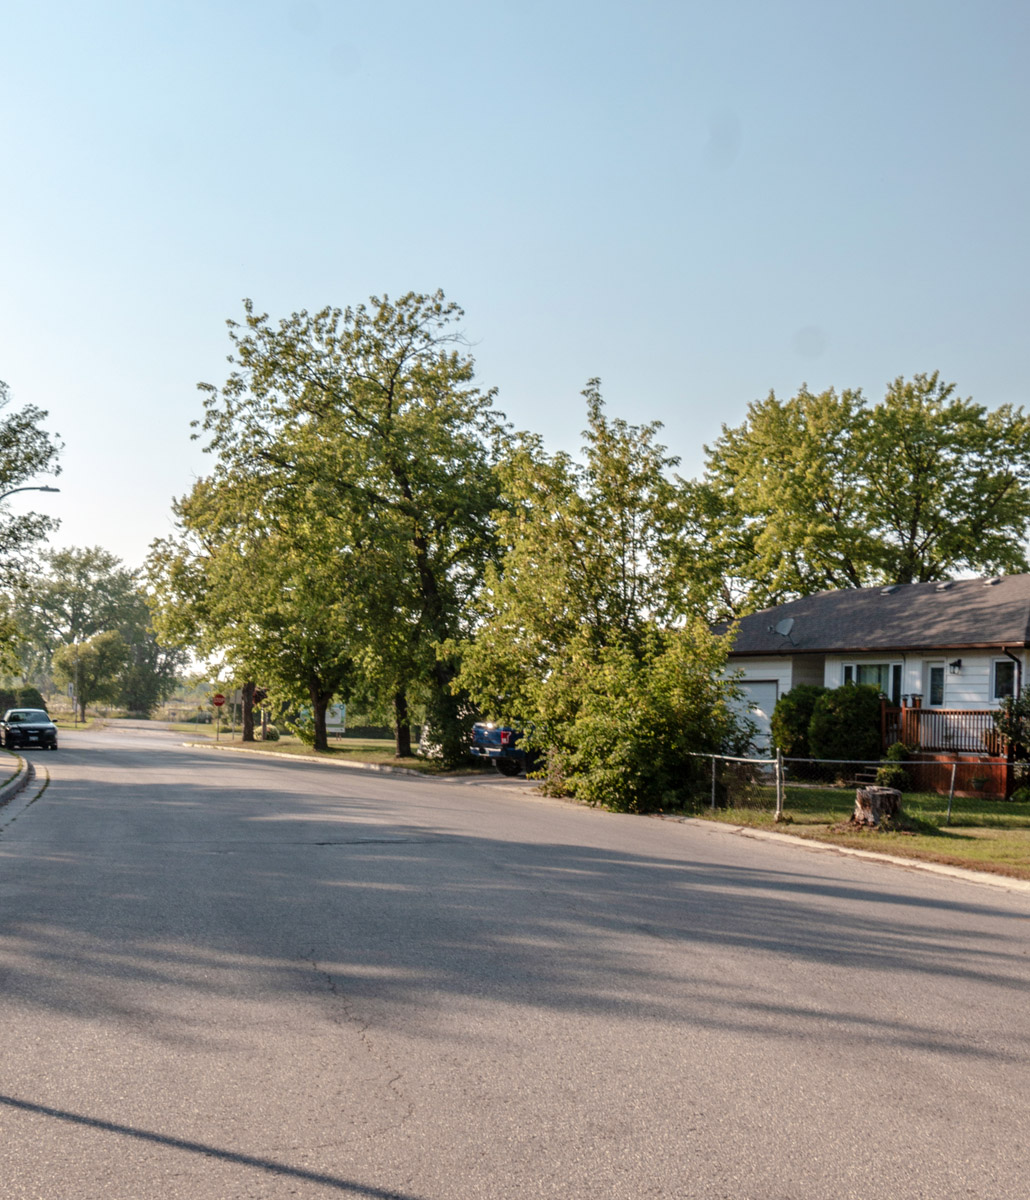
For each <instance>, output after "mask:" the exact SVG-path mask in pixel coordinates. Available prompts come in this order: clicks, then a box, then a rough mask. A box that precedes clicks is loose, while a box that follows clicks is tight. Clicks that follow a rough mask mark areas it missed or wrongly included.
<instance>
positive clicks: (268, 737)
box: [255, 725, 279, 742]
mask: <svg viewBox="0 0 1030 1200" xmlns="http://www.w3.org/2000/svg"><path fill="white" fill-rule="evenodd" d="M255 732H256V734H257V737H258V738H259V739H260V740H262V741H266V742H277V741H278V740H279V730H278V729H277V728H276V726H275V725H269V726H267V727H266V729H265V732H264V735H263V736H262V733H261V728H260V726H259V727H258V729H257V730H256V731H255Z"/></svg>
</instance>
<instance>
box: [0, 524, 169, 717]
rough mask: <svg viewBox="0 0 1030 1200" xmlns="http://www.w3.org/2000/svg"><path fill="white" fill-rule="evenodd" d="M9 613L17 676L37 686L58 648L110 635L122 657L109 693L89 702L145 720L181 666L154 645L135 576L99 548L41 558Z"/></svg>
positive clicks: (45, 676)
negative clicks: (17, 646)
mask: <svg viewBox="0 0 1030 1200" xmlns="http://www.w3.org/2000/svg"><path fill="white" fill-rule="evenodd" d="M16 611H17V616H18V623H19V628H20V631H21V636H22V643H23V647H22V656H21V661H22V669H23V671H24V673H25V674H26V676H29V677H34V678H37V679H39V680H40V681H41V682H47V681H49V679H50V677H51V674H52V671H53V669H54V668H53V663H54V659H55V656H56V654H57V652H58V651H59V650H60V648H61V647H62V646H73V645H75V644H84V643H85V642H86V641H88V640H90V639H91V638H93V637H95V636H96V635H97V634H100V633H117V635H118V637H119V638H120V640H121V643H122V645H123V646H124V650H125V653H124V657H123V661H122V662H121V665H120V667H119V671H118V681H117V686H116V687H115V688H114V689H113V690H111V689H108V688H106V687H105V688H104V689H103V695H102V696H101V695H98V696H97V697H96V698H97V699H98V700H99V699H103V700H107V701H109V702H111V703H116V704H120V705H123V706H125V707H126V708H128V709H129V710H130V711H131V712H135V713H147V714H149V713H150V712H151V711H153V709H154V708H155V707H156V706H157V705H158V704H160V703H161V701H162V700H165V699H167V698H168V696H170V695H171V693H172V691H173V690H174V688H175V683H176V679H177V676H178V673H179V671H180V670H181V669H182V667H183V666H184V664H185V654H184V652H183V651H182V650H181V649H176V648H174V647H168V646H164V645H162V644H160V643H159V642H158V640H157V637H156V634H155V632H154V629H153V627H152V625H151V620H150V610H149V608H148V606H147V602H146V599H145V597H144V594H143V592H142V590H141V588H140V585H139V582H138V581H137V579H136V576H135V573H134V572H132V571H130V570H129V569H128V568H126V567H125V565H124V563H122V561H121V560H120V559H119V558H117V557H116V556H115V555H113V554H110V553H109V552H108V551H106V550H103V549H101V547H99V546H92V547H82V548H78V547H69V548H67V549H63V550H49V551H47V552H46V553H45V554H44V555H43V556H42V559H41V563H40V565H39V567H38V568H37V569H36V570H35V571H32V572H28V573H26V574H25V575H24V576H23V578H22V580H21V582H20V584H19V587H18V591H17V609H16ZM108 657H110V656H108ZM62 678H63V676H62ZM80 699H81V697H80ZM92 702H93V700H92V698H87V700H86V703H92Z"/></svg>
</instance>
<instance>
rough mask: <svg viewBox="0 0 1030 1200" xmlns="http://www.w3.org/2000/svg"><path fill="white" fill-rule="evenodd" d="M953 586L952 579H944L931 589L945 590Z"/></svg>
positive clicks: (936, 590)
mask: <svg viewBox="0 0 1030 1200" xmlns="http://www.w3.org/2000/svg"><path fill="white" fill-rule="evenodd" d="M954 586H955V581H954V579H945V580H944V582H943V583H939V584H938V585H937V586H936V587H935V588H934V589H933V590H934V591H935V592H946V591H947V590H948V589H949V588H953V587H954Z"/></svg>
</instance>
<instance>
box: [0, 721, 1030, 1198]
mask: <svg viewBox="0 0 1030 1200" xmlns="http://www.w3.org/2000/svg"><path fill="white" fill-rule="evenodd" d="M36 762H37V764H38V765H39V766H41V767H42V766H46V767H48V768H50V770H51V772H52V775H53V780H52V782H51V784H50V786H49V788H48V789H47V790H46V791H45V792H44V793H43V794H42V796H40V797H39V799H37V800H35V801H34V802H32V803H27V801H28V799H29V796H27V795H26V796H24V797H23V798H22V799H20V800H18V801H15V802H12V804H11V805H10V806H8V807H7V808H5V809H0V1196H2V1197H4V1200H23V1198H24V1200H28V1198H30V1197H31V1198H32V1200H40V1198H45V1200H53V1198H61V1200H64V1198H68V1200H71V1198H75V1200H90V1198H93V1197H97V1198H99V1197H103V1198H104V1200H141V1198H151V1197H154V1198H159V1200H165V1198H169V1200H177V1198H179V1197H182V1198H183V1200H186V1198H189V1200H207V1198H213V1200H235V1198H244V1197H245V1198H247V1200H250V1198H257V1197H262V1198H263V1197H305V1198H307V1197H329V1196H340V1197H377V1198H387V1197H389V1198H397V1200H466V1198H468V1200H472V1198H479V1197H483V1198H490V1200H496V1198H502V1197H504V1198H506V1197H512V1198H519V1200H522V1198H527V1200H532V1198H535V1197H564V1198H576V1200H578V1198H587V1197H589V1198H591V1200H599V1198H606V1197H613V1198H619V1200H622V1198H625V1200H635V1198H637V1197H683V1198H688V1197H689V1198H694V1197H697V1198H699V1200H700V1198H703V1200H718V1198H723V1197H725V1198H728V1200H830V1198H832V1200H845V1198H848V1197H855V1198H862V1200H910V1198H911V1200H915V1198H917V1197H919V1198H924V1197H925V1198H929V1197H933V1198H934V1200H941V1198H953V1197H961V1198H968V1197H978V1198H981V1200H1003V1198H1009V1197H1011V1198H1012V1200H1026V1197H1027V1196H1028V1194H1030V1158H1028V1148H1030V1070H1028V1066H1030V987H1028V985H1030V923H1028V914H1030V896H1028V895H1027V894H1026V893H1017V892H1012V891H1007V890H1005V889H1004V888H994V887H984V886H978V885H976V884H973V883H968V882H963V881H956V880H951V879H943V878H938V877H935V876H932V875H926V874H923V873H920V872H917V871H913V870H909V869H904V868H898V867H892V866H884V865H881V864H878V863H872V862H867V861H862V860H855V859H849V858H845V857H841V856H838V855H835V854H832V853H822V852H816V851H812V850H806V849H798V848H795V847H793V846H780V845H776V844H770V843H768V842H757V843H756V842H754V841H751V840H748V839H744V838H741V837H736V836H733V835H731V834H727V833H725V832H723V831H719V830H709V829H698V828H697V827H694V826H689V825H683V824H676V823H671V822H663V821H659V820H653V819H644V818H634V817H627V816H615V815H611V814H605V813H599V812H593V811H589V810H584V809H579V808H576V807H573V806H570V805H565V804H561V803H558V802H553V801H547V800H542V799H538V798H534V797H532V796H531V795H530V794H529V793H528V792H527V791H526V789H525V788H524V787H523V786H520V785H519V784H517V783H516V784H514V785H509V784H507V783H505V782H503V781H501V780H499V779H498V780H496V781H495V780H494V779H492V778H491V779H490V780H489V782H483V781H479V782H474V783H458V782H452V783H448V782H439V781H433V780H426V779H408V778H399V777H396V776H384V775H376V774H366V773H361V772H357V771H346V770H342V769H334V768H331V767H325V766H316V765H310V766H308V765H304V764H299V763H289V762H282V761H278V760H268V759H263V760H257V759H244V758H243V757H242V756H239V755H230V754H217V753H215V752H212V751H199V750H189V749H185V748H183V747H182V746H181V745H179V744H178V740H177V739H176V738H175V737H174V736H173V735H170V734H160V733H149V732H148V733H139V732H129V731H123V732H87V733H80V734H78V735H65V736H64V738H63V741H62V748H61V750H60V751H59V752H58V753H57V754H44V753H39V754H37V755H36Z"/></svg>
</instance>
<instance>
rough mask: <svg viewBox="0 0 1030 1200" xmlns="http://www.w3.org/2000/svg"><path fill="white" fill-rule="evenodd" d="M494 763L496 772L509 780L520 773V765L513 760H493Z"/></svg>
mask: <svg viewBox="0 0 1030 1200" xmlns="http://www.w3.org/2000/svg"><path fill="white" fill-rule="evenodd" d="M494 762H495V763H496V764H497V769H498V771H500V773H501V774H502V775H507V776H508V777H509V778H511V777H512V776H514V775H518V774H520V773H521V771H522V764H521V763H520V762H517V761H516V760H515V759H513V758H495V759H494Z"/></svg>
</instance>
